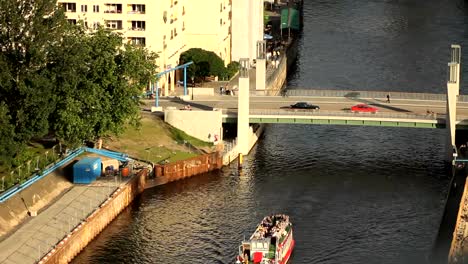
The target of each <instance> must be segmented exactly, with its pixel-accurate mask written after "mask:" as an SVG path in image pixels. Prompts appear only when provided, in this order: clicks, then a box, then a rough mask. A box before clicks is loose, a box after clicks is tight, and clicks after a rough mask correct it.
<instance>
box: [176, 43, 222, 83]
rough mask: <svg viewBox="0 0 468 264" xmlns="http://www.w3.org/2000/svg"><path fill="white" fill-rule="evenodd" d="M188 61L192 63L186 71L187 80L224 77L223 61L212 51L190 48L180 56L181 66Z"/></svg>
mask: <svg viewBox="0 0 468 264" xmlns="http://www.w3.org/2000/svg"><path fill="white" fill-rule="evenodd" d="M189 61H193V64H192V65H190V66H189V67H188V69H187V75H188V77H189V78H202V79H205V77H208V76H218V77H224V76H226V67H224V62H223V60H222V59H221V58H220V57H219V56H218V55H216V54H215V53H214V52H212V51H207V50H204V49H200V48H192V49H189V50H187V51H185V52H183V53H182V54H180V62H181V64H183V63H186V62H189Z"/></svg>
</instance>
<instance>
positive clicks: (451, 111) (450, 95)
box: [446, 45, 461, 162]
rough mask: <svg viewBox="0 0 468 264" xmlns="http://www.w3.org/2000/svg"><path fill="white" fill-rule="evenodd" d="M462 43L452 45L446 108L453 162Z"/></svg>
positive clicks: (448, 147)
mask: <svg viewBox="0 0 468 264" xmlns="http://www.w3.org/2000/svg"><path fill="white" fill-rule="evenodd" d="M460 59H461V47H460V45H452V46H451V62H449V63H448V72H449V76H448V80H447V110H446V113H447V114H446V124H447V125H446V128H447V148H446V150H447V155H446V159H447V161H448V162H452V161H453V158H454V153H453V148H456V145H455V132H456V121H457V101H458V95H459V93H460Z"/></svg>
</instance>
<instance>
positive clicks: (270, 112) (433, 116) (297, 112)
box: [223, 109, 446, 120]
mask: <svg viewBox="0 0 468 264" xmlns="http://www.w3.org/2000/svg"><path fill="white" fill-rule="evenodd" d="M249 114H250V115H251V116H252V115H265V116H338V117H372V118H389V119H390V118H391V119H424V120H439V119H443V120H445V117H446V115H445V114H437V113H429V114H414V113H408V114H403V113H388V112H377V113H375V114H373V113H353V112H351V111H324V110H301V109H294V110H293V109H250V112H249ZM223 115H235V116H237V111H236V110H232V109H223Z"/></svg>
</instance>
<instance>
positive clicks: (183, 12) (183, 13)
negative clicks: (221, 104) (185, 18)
mask: <svg viewBox="0 0 468 264" xmlns="http://www.w3.org/2000/svg"><path fill="white" fill-rule="evenodd" d="M182 15H185V6H183V7H182Z"/></svg>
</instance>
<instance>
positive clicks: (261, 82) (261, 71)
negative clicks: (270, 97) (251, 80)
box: [255, 59, 266, 91]
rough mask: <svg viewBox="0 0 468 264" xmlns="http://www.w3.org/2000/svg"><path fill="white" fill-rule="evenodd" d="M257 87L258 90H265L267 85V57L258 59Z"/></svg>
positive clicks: (256, 71) (256, 70)
mask: <svg viewBox="0 0 468 264" xmlns="http://www.w3.org/2000/svg"><path fill="white" fill-rule="evenodd" d="M255 67H256V68H255V78H256V80H255V86H256V87H255V89H256V90H257V91H259V90H260V91H263V90H265V86H266V76H265V75H266V61H265V59H257V63H256V65H255Z"/></svg>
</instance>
